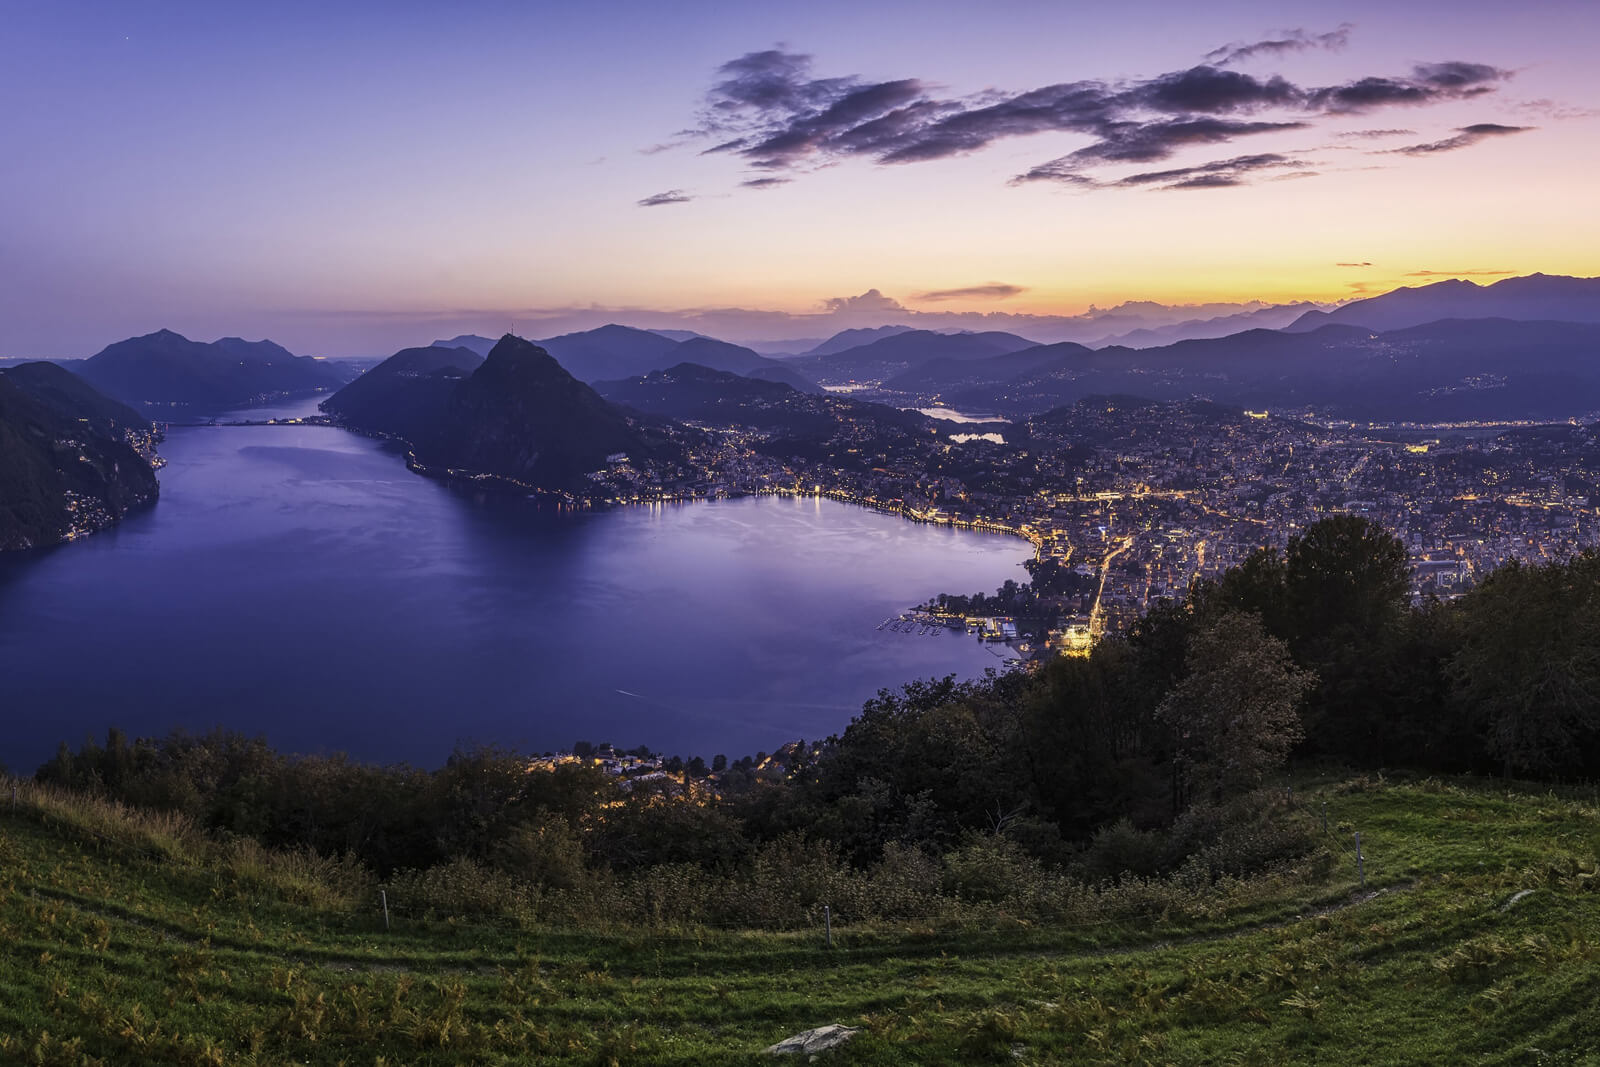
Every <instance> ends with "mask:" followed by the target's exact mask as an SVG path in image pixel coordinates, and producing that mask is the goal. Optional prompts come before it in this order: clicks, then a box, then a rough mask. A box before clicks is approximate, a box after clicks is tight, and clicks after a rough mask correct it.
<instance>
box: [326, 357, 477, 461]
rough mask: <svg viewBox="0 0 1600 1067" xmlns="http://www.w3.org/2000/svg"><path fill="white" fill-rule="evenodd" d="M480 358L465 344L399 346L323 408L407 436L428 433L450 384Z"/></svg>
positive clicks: (435, 424) (436, 426) (443, 405)
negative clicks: (398, 349)
mask: <svg viewBox="0 0 1600 1067" xmlns="http://www.w3.org/2000/svg"><path fill="white" fill-rule="evenodd" d="M482 363H483V357H482V356H480V355H478V354H477V353H476V352H474V351H473V350H471V349H470V348H465V347H461V348H444V347H440V346H439V345H438V344H435V345H434V346H432V347H429V348H407V349H403V350H401V351H399V352H396V353H395V354H394V355H392V356H390V357H389V358H388V359H386V360H384V361H383V362H382V363H380V364H378V365H377V366H376V367H374V368H372V369H371V370H369V371H367V372H366V373H365V374H363V375H362V376H361V377H359V378H357V379H356V380H355V381H353V382H351V383H350V384H349V385H347V386H345V387H344V388H343V389H340V390H339V391H338V392H337V393H334V394H333V395H332V396H330V397H329V398H328V399H326V400H324V401H323V402H322V410H324V411H326V412H328V413H330V414H333V415H337V416H339V417H340V418H342V419H344V420H345V421H346V422H348V423H350V424H351V425H352V426H362V427H378V426H382V427H384V430H383V432H385V433H391V434H394V435H395V436H396V437H402V438H405V439H406V440H408V441H415V440H418V439H420V438H428V437H432V436H433V435H434V434H435V433H436V432H437V431H438V429H439V426H440V420H441V419H442V418H443V416H444V411H445V408H446V406H447V405H448V404H449V402H450V395H451V393H452V392H453V391H454V390H455V387H456V386H457V385H458V384H459V383H460V382H461V380H462V379H463V378H465V377H466V376H467V375H469V374H471V373H472V372H473V371H475V370H477V369H478V367H479V366H481V365H482Z"/></svg>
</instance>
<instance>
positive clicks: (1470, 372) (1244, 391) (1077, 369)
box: [930, 319, 1600, 420]
mask: <svg viewBox="0 0 1600 1067" xmlns="http://www.w3.org/2000/svg"><path fill="white" fill-rule="evenodd" d="M982 367H983V364H982V363H975V364H973V370H974V372H981V368H982ZM930 391H931V390H930ZM1096 393H1130V394H1135V395H1139V396H1147V397H1152V398H1155V399H1160V400H1181V399H1186V398H1189V397H1203V398H1207V399H1211V400H1216V401H1218V402H1221V403H1226V404H1237V405H1242V406H1246V407H1257V408H1292V409H1296V410H1304V409H1311V410H1316V411H1320V412H1325V413H1329V414H1335V415H1341V416H1350V417H1359V418H1399V419H1421V420H1428V419H1433V420H1440V419H1445V420H1448V419H1483V418H1507V419H1510V418H1556V419H1564V418H1569V417H1571V416H1574V415H1581V414H1584V413H1587V412H1592V411H1600V324H1583V323H1564V322H1514V321H1510V320H1504V319H1485V320H1475V321H1454V320H1451V321H1443V322H1434V323H1429V324H1427V325H1424V326H1418V327H1413V328H1409V329H1405V330H1393V331H1389V332H1387V333H1374V332H1372V331H1370V330H1366V329H1362V328H1360V327H1355V326H1343V325H1337V324H1330V325H1326V326H1323V327H1321V328H1320V329H1317V330H1314V331H1312V332H1310V333H1290V332H1285V331H1274V330H1249V331H1246V332H1245V333H1241V334H1235V335H1234V336H1232V337H1224V338H1217V339H1213V340H1197V341H1182V342H1179V343H1177V344H1174V345H1167V346H1165V347H1162V348H1147V349H1140V350H1135V349H1127V348H1102V349H1098V350H1096V351H1093V352H1090V353H1076V354H1070V355H1069V356H1068V357H1067V359H1066V362H1065V364H1064V365H1061V366H1054V367H1051V366H1046V367H1043V368H1041V369H1038V370H1034V371H1028V372H1024V373H1022V374H1020V375H1017V376H1014V377H1012V378H1009V379H1007V380H1005V381H987V382H974V383H972V384H969V385H965V386H962V385H952V386H948V387H945V388H944V390H943V392H942V396H943V398H944V399H945V400H946V401H947V402H948V403H951V404H954V405H956V406H958V407H982V408H988V409H993V410H999V411H1003V412H1008V413H1011V414H1024V413H1033V412H1039V411H1044V410H1046V409H1048V408H1051V407H1056V406H1058V405H1062V404H1071V403H1074V402H1076V401H1078V400H1080V399H1082V398H1083V397H1085V396H1089V395H1092V394H1096Z"/></svg>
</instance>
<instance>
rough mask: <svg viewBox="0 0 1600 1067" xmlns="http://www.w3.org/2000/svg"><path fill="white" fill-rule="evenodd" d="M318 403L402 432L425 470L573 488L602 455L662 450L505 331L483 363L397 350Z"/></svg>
mask: <svg viewBox="0 0 1600 1067" xmlns="http://www.w3.org/2000/svg"><path fill="white" fill-rule="evenodd" d="M670 343H674V344H675V343H677V342H670ZM322 406H323V409H324V410H326V411H328V412H330V413H331V414H334V415H336V416H338V417H339V418H340V419H341V420H343V421H344V422H345V423H346V424H347V425H350V426H352V427H354V428H357V429H363V430H369V431H375V432H379V433H386V434H392V435H394V436H397V437H401V438H404V439H405V440H406V441H408V442H409V443H410V444H411V445H412V449H413V452H414V454H415V456H416V458H417V461H418V462H419V463H421V464H422V465H423V466H424V467H429V468H435V469H438V468H448V469H452V470H460V471H463V472H467V473H474V474H490V475H496V476H499V477H504V478H509V479H513V480H515V481H517V482H519V483H521V484H524V485H528V486H532V487H536V488H543V489H567V488H572V487H574V486H578V485H580V484H581V482H582V477H583V475H584V474H585V473H587V472H590V471H594V470H597V469H599V468H601V467H604V466H605V465H606V457H607V456H608V455H610V454H613V453H618V452H624V453H629V454H630V455H646V454H651V453H652V452H654V451H655V450H656V449H657V448H659V447H660V446H659V443H658V442H656V441H652V440H651V439H650V438H649V436H648V435H647V434H645V433H643V432H642V431H641V430H640V429H638V428H636V427H635V426H634V425H633V424H632V423H631V422H630V421H629V420H628V418H627V417H626V416H625V415H624V414H623V413H622V412H620V411H619V410H618V409H616V408H615V407H613V406H612V405H611V404H608V403H607V402H606V401H605V400H604V399H602V398H601V397H600V395H599V394H598V393H596V392H595V391H594V390H593V389H591V388H590V387H589V386H587V385H585V384H584V383H583V382H580V381H578V380H577V379H576V378H574V377H573V376H572V375H571V374H569V373H568V372H567V371H566V370H565V369H564V368H563V367H562V366H561V364H559V363H558V362H556V360H555V359H554V358H553V357H552V356H551V355H550V354H549V353H548V352H546V351H545V350H544V349H543V348H541V347H539V346H538V345H535V344H533V343H532V342H530V341H525V340H523V339H522V338H520V337H513V336H511V335H509V334H508V335H506V336H505V337H502V338H501V339H500V340H499V341H498V342H496V344H495V346H494V348H492V349H491V350H490V351H489V354H488V356H487V357H485V358H483V359H482V360H481V361H478V360H477V354H476V353H475V352H472V351H471V350H470V349H466V348H454V349H445V348H420V349H419V348H411V349H406V350H404V351H402V352H398V353H396V354H395V355H393V356H391V357H390V358H389V359H388V360H386V361H384V362H383V363H381V364H379V365H378V366H377V367H376V368H374V369H373V370H371V371H369V372H368V373H367V374H366V375H363V376H362V377H361V378H358V379H357V380H356V381H354V382H352V383H351V384H350V385H348V386H346V387H345V388H344V389H341V390H339V392H337V393H335V394H334V395H333V396H331V397H329V398H328V399H327V400H325V401H323V404H322Z"/></svg>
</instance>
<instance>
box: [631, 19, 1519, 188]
mask: <svg viewBox="0 0 1600 1067" xmlns="http://www.w3.org/2000/svg"><path fill="white" fill-rule="evenodd" d="M1349 31H1350V27H1349V26H1348V25H1346V26H1341V27H1339V28H1338V29H1337V30H1334V31H1331V32H1329V33H1321V34H1313V33H1309V32H1307V31H1305V30H1292V31H1286V32H1284V33H1283V34H1281V35H1279V36H1276V37H1273V38H1271V39H1268V40H1262V41H1256V42H1253V43H1247V44H1233V45H1229V46H1227V47H1226V48H1222V49H1218V50H1216V51H1214V52H1212V53H1210V54H1208V55H1207V57H1206V60H1207V61H1206V62H1204V63H1201V64H1200V65H1197V66H1193V67H1190V68H1188V69H1186V70H1178V71H1172V72H1170V73H1166V74H1160V75H1157V76H1155V77H1153V78H1148V79H1144V80H1135V81H1119V82H1111V81H1100V80H1083V81H1072V82H1061V83H1057V84H1054V85H1047V86H1043V87H1041V88H1037V89H1029V90H1026V91H1023V92H1004V91H999V90H990V91H987V92H985V93H982V94H978V95H975V96H969V97H964V98H951V99H943V98H940V97H939V96H937V95H936V94H935V92H934V91H933V89H932V88H931V87H930V86H929V84H928V83H926V82H925V81H923V80H921V79H918V78H897V79H892V80H872V79H867V78H864V77H861V76H857V75H852V76H848V77H840V78H817V77H813V75H812V60H811V57H810V56H808V55H804V54H800V53H793V52H786V51H782V50H779V49H769V50H766V51H761V52H751V53H748V54H746V55H744V56H741V57H739V58H738V59H734V60H731V61H729V62H728V63H725V64H723V65H722V66H721V67H720V68H718V70H717V76H716V80H715V81H714V83H713V85H712V87H711V89H710V90H709V91H708V92H707V94H706V99H705V103H704V106H703V107H702V109H701V113H700V125H699V127H698V130H697V131H694V132H696V133H697V134H698V135H699V136H701V137H705V138H716V143H715V144H713V146H712V147H710V148H707V149H705V150H704V151H705V152H706V153H727V154H732V155H737V156H738V157H740V158H741V159H742V160H743V161H744V162H745V164H746V165H748V166H751V167H754V168H755V169H757V170H758V171H771V172H774V173H781V172H794V171H803V170H809V169H814V168H815V167H818V166H824V165H827V164H830V163H834V162H838V161H839V160H842V159H846V158H853V157H865V158H868V159H871V160H873V161H875V162H877V163H880V164H890V163H921V162H928V161H931V160H938V159H945V158H948V157H951V156H957V155H962V154H965V153H969V152H975V151H978V150H979V149H982V148H985V147H987V146H989V145H991V144H993V143H995V142H997V141H1001V140H1005V139H1008V138H1014V137H1024V136H1029V135H1033V134H1039V133H1058V134H1071V135H1076V136H1078V137H1080V138H1086V139H1087V141H1088V143H1087V144H1086V145H1084V146H1083V147H1080V148H1078V149H1076V150H1075V151H1073V152H1071V153H1070V154H1068V155H1065V156H1061V157H1059V158H1057V159H1054V160H1051V161H1050V162H1047V163H1042V164H1040V165H1039V166H1036V167H1034V168H1032V169H1030V170H1028V171H1027V172H1025V173H1024V174H1021V175H1019V176H1018V177H1017V178H1015V179H1013V181H1014V183H1021V182H1034V181H1053V182H1061V183H1064V184H1068V185H1078V186H1094V187H1105V186H1111V185H1118V184H1125V183H1123V182H1116V181H1103V180H1101V179H1099V178H1098V177H1096V176H1095V175H1094V173H1092V172H1094V171H1096V170H1098V169H1099V168H1102V167H1106V166H1112V165H1117V164H1149V163H1156V162H1160V161H1162V160H1165V159H1169V158H1171V157H1172V156H1173V155H1174V154H1175V153H1176V152H1177V151H1179V150H1181V149H1183V148H1185V147H1188V146H1192V145H1217V144H1226V143H1230V142H1232V141H1234V140H1236V139H1237V138H1239V137H1246V136H1251V135H1256V134H1266V133H1280V132H1287V131H1294V130H1300V129H1305V128H1307V127H1310V126H1312V125H1314V124H1316V123H1317V122H1318V121H1319V120H1323V119H1327V118H1332V117H1336V116H1341V115H1350V114H1360V113H1366V112H1371V111H1378V110H1382V109H1384V108H1390V107H1410V106H1419V105H1424V104H1430V103H1437V102H1442V101H1447V100H1455V99H1465V98H1470V97H1472V96H1475V95H1478V94H1480V93H1486V92H1493V91H1494V89H1495V86H1496V84H1497V83H1498V82H1501V81H1504V80H1505V79H1506V78H1508V77H1509V76H1510V75H1509V72H1507V71H1505V70H1502V69H1501V68H1498V67H1493V66H1489V65H1488V64H1484V63H1473V62H1467V61H1464V60H1448V61H1445V62H1439V63H1426V64H1420V65H1417V66H1415V67H1414V68H1413V69H1412V71H1411V73H1410V74H1408V75H1404V76H1392V77H1391V76H1370V77H1363V78H1358V79H1355V80H1352V81H1349V82H1346V83H1344V84H1341V85H1332V86H1320V87H1317V86H1310V87H1308V86H1301V85H1296V84H1295V83H1293V82H1291V81H1289V80H1287V79H1286V78H1284V77H1282V76H1280V75H1275V74H1274V75H1270V76H1264V77H1258V76H1256V75H1252V74H1247V73H1244V72H1241V71H1238V70H1233V69H1229V68H1228V66H1227V65H1228V64H1230V63H1234V62H1239V61H1242V60H1246V59H1250V58H1253V57H1258V56H1272V55H1281V54H1283V53H1287V52H1295V51H1302V50H1306V49H1319V48H1338V47H1341V46H1342V45H1343V44H1344V42H1345V40H1346V38H1347V36H1348V34H1349ZM1402 132H1403V131H1397V130H1388V131H1385V130H1368V131H1360V132H1357V133H1352V134H1347V135H1345V136H1351V137H1379V136H1397V135H1400V134H1401V133H1402ZM1488 135H1489V134H1487V133H1479V134H1469V133H1466V132H1465V131H1463V133H1462V136H1470V137H1481V136H1488ZM1452 140H1454V139H1452ZM1442 143H1443V142H1441V144H1442ZM1422 150H1423V146H1417V151H1418V152H1421V151H1422ZM1439 150H1440V151H1443V150H1445V149H1444V148H1440V149H1439ZM1239 158H1247V157H1239ZM1224 162H1226V161H1224ZM1192 170H1193V173H1187V174H1185V175H1183V176H1181V177H1177V178H1175V179H1173V180H1172V181H1171V182H1169V183H1168V184H1169V185H1171V186H1173V187H1181V188H1213V187H1217V186H1221V185H1228V184H1238V183H1240V182H1241V181H1243V180H1244V178H1245V177H1246V176H1247V175H1248V174H1249V173H1251V171H1252V170H1253V168H1250V167H1241V168H1235V169H1233V170H1206V169H1204V168H1192ZM1298 173H1300V174H1309V173H1312V172H1310V171H1299V172H1298ZM1284 176H1287V175H1284ZM1134 184H1138V183H1137V182H1135V183H1134ZM752 187H753V188H766V187H768V185H767V184H755V185H753V186H752ZM651 201H652V202H660V203H675V202H677V201H675V200H657V198H651Z"/></svg>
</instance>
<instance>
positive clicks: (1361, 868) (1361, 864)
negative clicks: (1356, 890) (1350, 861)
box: [1356, 830, 1367, 889]
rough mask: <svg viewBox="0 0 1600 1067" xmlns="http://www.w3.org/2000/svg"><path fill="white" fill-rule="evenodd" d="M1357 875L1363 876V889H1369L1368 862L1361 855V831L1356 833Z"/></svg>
mask: <svg viewBox="0 0 1600 1067" xmlns="http://www.w3.org/2000/svg"><path fill="white" fill-rule="evenodd" d="M1356 874H1358V875H1360V876H1361V888H1362V889H1365V888H1367V862H1366V857H1365V856H1363V855H1362V854H1361V831H1360V830H1357V831H1356Z"/></svg>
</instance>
